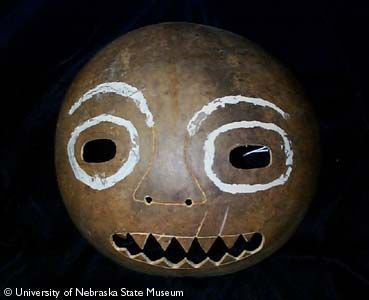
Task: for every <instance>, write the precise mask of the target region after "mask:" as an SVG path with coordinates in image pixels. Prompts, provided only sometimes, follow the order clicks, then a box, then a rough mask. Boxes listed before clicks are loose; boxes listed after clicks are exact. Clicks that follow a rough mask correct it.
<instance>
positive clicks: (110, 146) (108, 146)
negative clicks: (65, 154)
mask: <svg viewBox="0 0 369 300" xmlns="http://www.w3.org/2000/svg"><path fill="white" fill-rule="evenodd" d="M116 153H117V146H116V145H115V143H114V142H113V141H112V140H109V139H96V140H92V141H88V142H86V143H85V144H84V145H83V148H82V159H83V160H84V161H85V162H87V163H103V162H107V161H109V160H111V159H113V158H114V157H115V154H116Z"/></svg>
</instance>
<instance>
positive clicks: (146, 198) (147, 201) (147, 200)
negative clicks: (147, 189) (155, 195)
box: [145, 196, 152, 204]
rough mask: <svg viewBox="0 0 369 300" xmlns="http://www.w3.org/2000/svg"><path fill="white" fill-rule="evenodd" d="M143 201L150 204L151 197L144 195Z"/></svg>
mask: <svg viewBox="0 0 369 300" xmlns="http://www.w3.org/2000/svg"><path fill="white" fill-rule="evenodd" d="M145 201H146V203H147V204H150V203H151V202H152V198H151V197H150V196H145Z"/></svg>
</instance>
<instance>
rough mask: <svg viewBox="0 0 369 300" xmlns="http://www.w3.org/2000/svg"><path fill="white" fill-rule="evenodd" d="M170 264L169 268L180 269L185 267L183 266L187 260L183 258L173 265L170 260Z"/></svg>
mask: <svg viewBox="0 0 369 300" xmlns="http://www.w3.org/2000/svg"><path fill="white" fill-rule="evenodd" d="M167 262H168V266H170V267H171V268H173V269H179V268H181V267H182V266H183V264H185V263H186V262H187V258H183V259H182V260H181V261H179V262H177V263H173V262H171V261H169V260H167Z"/></svg>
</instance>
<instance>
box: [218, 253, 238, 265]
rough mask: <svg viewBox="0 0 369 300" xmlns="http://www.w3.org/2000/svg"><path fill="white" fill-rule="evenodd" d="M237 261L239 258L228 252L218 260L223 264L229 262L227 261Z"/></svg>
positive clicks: (219, 263)
mask: <svg viewBox="0 0 369 300" xmlns="http://www.w3.org/2000/svg"><path fill="white" fill-rule="evenodd" d="M235 261H237V258H236V257H234V256H233V255H231V254H229V253H226V254H224V255H223V257H222V258H221V259H220V260H219V261H218V262H217V265H218V266H219V265H223V264H227V263H231V262H235Z"/></svg>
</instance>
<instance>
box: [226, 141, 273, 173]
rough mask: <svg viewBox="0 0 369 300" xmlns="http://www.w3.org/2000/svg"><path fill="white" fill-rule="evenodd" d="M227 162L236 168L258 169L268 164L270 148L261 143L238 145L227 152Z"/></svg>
mask: <svg viewBox="0 0 369 300" xmlns="http://www.w3.org/2000/svg"><path fill="white" fill-rule="evenodd" d="M229 162H230V163H231V164H232V166H233V167H235V168H237V169H258V168H264V167H267V166H268V165H269V164H270V149H269V147H267V146H263V145H247V146H238V147H236V148H234V149H232V150H231V152H230V153H229Z"/></svg>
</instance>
